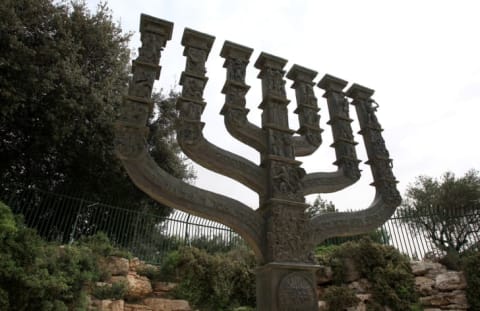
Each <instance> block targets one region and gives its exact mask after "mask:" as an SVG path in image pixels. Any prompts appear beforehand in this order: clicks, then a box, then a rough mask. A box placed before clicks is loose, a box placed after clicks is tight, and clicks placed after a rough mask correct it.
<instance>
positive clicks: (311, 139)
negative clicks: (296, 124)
mask: <svg viewBox="0 0 480 311" xmlns="http://www.w3.org/2000/svg"><path fill="white" fill-rule="evenodd" d="M305 138H306V139H307V141H308V143H309V144H311V145H313V146H319V145H320V144H321V143H322V134H321V133H320V131H313V130H311V129H306V130H305Z"/></svg>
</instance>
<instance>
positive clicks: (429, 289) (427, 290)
mask: <svg viewBox="0 0 480 311" xmlns="http://www.w3.org/2000/svg"><path fill="white" fill-rule="evenodd" d="M434 285H435V281H434V280H432V279H431V278H427V277H424V276H417V277H416V278H415V288H416V289H417V292H419V293H420V294H422V295H424V296H430V295H433V294H434V289H433V287H434Z"/></svg>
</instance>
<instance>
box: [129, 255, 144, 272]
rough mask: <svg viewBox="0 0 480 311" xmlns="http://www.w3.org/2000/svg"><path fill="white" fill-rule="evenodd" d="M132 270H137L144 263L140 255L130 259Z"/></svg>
mask: <svg viewBox="0 0 480 311" xmlns="http://www.w3.org/2000/svg"><path fill="white" fill-rule="evenodd" d="M129 264H130V271H137V267H138V266H140V265H141V264H142V261H141V260H140V259H138V257H134V258H132V259H130V262H129Z"/></svg>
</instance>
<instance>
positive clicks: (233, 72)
mask: <svg viewBox="0 0 480 311" xmlns="http://www.w3.org/2000/svg"><path fill="white" fill-rule="evenodd" d="M226 65H227V80H233V81H237V82H242V83H244V82H245V74H246V67H247V61H244V60H241V59H238V58H229V59H227V64H226Z"/></svg>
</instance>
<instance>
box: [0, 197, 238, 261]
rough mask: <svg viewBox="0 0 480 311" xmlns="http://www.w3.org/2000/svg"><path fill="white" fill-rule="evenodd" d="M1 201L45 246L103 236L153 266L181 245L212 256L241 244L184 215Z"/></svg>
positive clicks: (219, 228) (78, 203) (83, 203)
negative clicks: (42, 240) (44, 242)
mask: <svg viewBox="0 0 480 311" xmlns="http://www.w3.org/2000/svg"><path fill="white" fill-rule="evenodd" d="M1 199H2V200H3V201H4V203H5V204H7V205H8V206H9V207H10V208H11V209H12V211H13V212H14V213H15V214H21V215H23V221H24V223H25V224H26V225H27V226H28V227H30V228H33V229H35V230H36V231H37V233H38V234H39V235H40V236H41V237H42V238H44V239H46V240H47V241H56V242H59V243H62V244H67V243H72V242H74V241H77V240H78V239H79V238H80V237H82V236H90V235H93V234H95V233H98V232H103V233H105V234H106V235H107V236H108V237H109V239H110V241H111V242H112V244H113V245H115V246H117V247H120V248H122V249H125V250H128V251H130V252H131V253H132V254H134V255H135V256H137V257H139V258H140V259H142V260H144V261H146V262H149V263H154V264H159V263H161V261H162V260H163V258H164V256H165V255H166V254H167V253H168V252H170V251H172V250H175V249H178V248H179V247H180V246H183V245H192V246H196V247H199V248H203V249H206V250H208V251H212V252H213V251H226V250H228V249H231V248H233V247H236V246H238V245H239V244H240V243H243V241H242V239H241V238H240V237H239V236H238V235H237V234H236V233H235V232H233V231H232V230H231V229H230V228H228V227H226V226H224V225H222V224H219V223H216V222H213V221H210V220H207V219H203V218H200V217H196V216H193V215H190V214H187V213H184V212H181V211H174V212H173V213H172V214H170V215H169V216H168V217H160V216H157V215H154V214H151V213H146V212H139V211H136V210H130V209H127V208H121V207H118V206H112V205H109V204H105V203H101V202H94V201H90V200H86V199H82V198H78V197H74V196H70V195H65V194H57V193H51V192H46V191H42V190H26V191H25V190H24V191H22V192H13V193H10V194H9V195H8V196H7V197H5V198H1Z"/></svg>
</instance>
